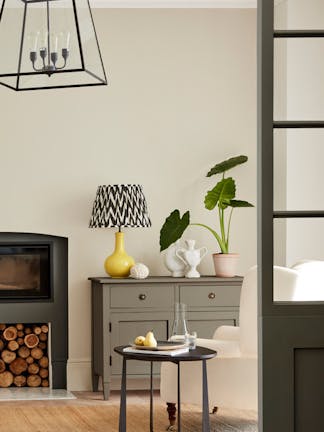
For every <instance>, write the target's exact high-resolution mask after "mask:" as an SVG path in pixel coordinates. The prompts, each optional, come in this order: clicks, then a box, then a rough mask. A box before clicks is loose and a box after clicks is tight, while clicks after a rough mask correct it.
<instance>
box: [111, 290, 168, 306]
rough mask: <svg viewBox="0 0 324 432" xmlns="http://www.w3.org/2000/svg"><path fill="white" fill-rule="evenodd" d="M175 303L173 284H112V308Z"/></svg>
mask: <svg viewBox="0 0 324 432" xmlns="http://www.w3.org/2000/svg"><path fill="white" fill-rule="evenodd" d="M173 304H174V287H173V286H172V285H164V284H163V285H162V284H161V285H159V284H156V285H154V286H152V285H151V286H150V285H131V286H129V285H128V286H126V285H125V286H118V285H117V286H112V287H111V291H110V307H112V308H157V307H159V308H169V307H173Z"/></svg>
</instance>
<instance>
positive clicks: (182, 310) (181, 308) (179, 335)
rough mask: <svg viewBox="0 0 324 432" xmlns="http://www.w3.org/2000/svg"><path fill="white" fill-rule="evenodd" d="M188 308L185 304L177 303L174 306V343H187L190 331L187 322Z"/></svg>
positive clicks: (172, 338) (171, 338) (172, 337)
mask: <svg viewBox="0 0 324 432" xmlns="http://www.w3.org/2000/svg"><path fill="white" fill-rule="evenodd" d="M186 311H187V306H186V305H185V304H184V303H175V305H174V321H173V325H172V332H171V337H170V340H171V341H172V342H181V343H186V342H187V338H188V334H189V330H188V325H187V321H186Z"/></svg>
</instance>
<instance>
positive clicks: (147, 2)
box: [90, 0, 257, 9]
mask: <svg viewBox="0 0 324 432" xmlns="http://www.w3.org/2000/svg"><path fill="white" fill-rule="evenodd" d="M90 4H91V6H93V7H95V8H159V9H160V8H231V9H233V8H237V9H240V8H256V4H257V0H90Z"/></svg>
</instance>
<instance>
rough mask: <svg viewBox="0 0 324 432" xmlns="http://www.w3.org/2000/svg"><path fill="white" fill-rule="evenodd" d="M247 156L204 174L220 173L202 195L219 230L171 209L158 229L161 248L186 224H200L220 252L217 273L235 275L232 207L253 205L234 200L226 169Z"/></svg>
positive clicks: (175, 239)
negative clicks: (232, 242)
mask: <svg viewBox="0 0 324 432" xmlns="http://www.w3.org/2000/svg"><path fill="white" fill-rule="evenodd" d="M247 160H248V158H247V156H242V155H241V156H236V157H232V158H230V159H227V160H225V161H223V162H221V163H218V164H216V165H215V166H214V167H213V168H212V169H211V170H210V171H209V172H208V174H207V177H212V176H214V175H218V174H219V175H221V179H220V180H219V181H218V183H217V184H216V185H215V186H214V187H213V188H212V189H211V190H209V191H208V192H207V193H206V195H205V200H204V203H205V208H206V209H207V210H210V211H212V210H214V209H217V214H218V221H219V231H218V232H217V231H216V230H215V229H213V228H211V227H210V226H208V225H205V224H202V223H196V222H195V223H191V222H190V212H189V211H186V212H185V213H184V214H183V216H182V217H181V216H180V212H179V210H174V211H173V212H171V214H170V215H169V216H168V217H167V218H166V220H165V222H164V224H163V226H162V228H161V231H160V251H161V252H162V251H163V250H165V249H167V248H168V247H169V246H170V245H171V244H173V243H174V242H176V241H177V240H178V239H180V238H181V236H182V234H183V233H184V231H185V230H186V229H187V227H188V226H190V225H191V226H200V227H203V228H205V229H207V230H208V231H209V232H210V233H211V234H212V235H213V236H214V237H215V239H216V241H217V243H218V245H219V248H220V253H215V254H213V259H214V265H215V272H216V276H220V277H232V276H234V275H235V268H236V263H237V260H238V254H235V253H229V239H230V227H231V221H232V214H233V210H234V208H237V207H253V205H252V204H250V203H249V202H248V201H242V200H236V199H235V197H236V184H235V180H234V179H233V178H232V177H226V173H227V171H229V170H230V169H232V168H234V167H236V166H237V165H241V164H243V163H245V162H247Z"/></svg>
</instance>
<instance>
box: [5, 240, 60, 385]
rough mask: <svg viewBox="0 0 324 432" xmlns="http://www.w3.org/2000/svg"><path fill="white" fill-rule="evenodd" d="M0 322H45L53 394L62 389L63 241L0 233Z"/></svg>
mask: <svg viewBox="0 0 324 432" xmlns="http://www.w3.org/2000/svg"><path fill="white" fill-rule="evenodd" d="M0 322H2V323H6V324H17V323H23V324H29V323H35V322H39V323H49V324H50V328H51V335H50V338H51V339H50V340H51V346H50V347H49V349H50V351H51V364H52V382H51V387H52V388H53V389H66V365H67V359H68V239H67V238H65V237H57V236H51V235H44V234H32V233H4V232H0Z"/></svg>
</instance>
